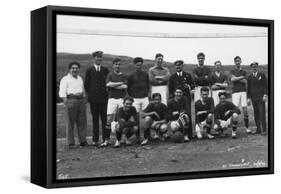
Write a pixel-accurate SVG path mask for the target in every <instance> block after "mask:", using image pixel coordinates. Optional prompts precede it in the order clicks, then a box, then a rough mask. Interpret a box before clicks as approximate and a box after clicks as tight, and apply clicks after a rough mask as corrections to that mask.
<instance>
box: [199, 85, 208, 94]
mask: <svg viewBox="0 0 281 194" xmlns="http://www.w3.org/2000/svg"><path fill="white" fill-rule="evenodd" d="M209 91H210V90H209V88H208V87H205V86H204V87H202V88H201V89H200V92H201V93H202V92H209Z"/></svg>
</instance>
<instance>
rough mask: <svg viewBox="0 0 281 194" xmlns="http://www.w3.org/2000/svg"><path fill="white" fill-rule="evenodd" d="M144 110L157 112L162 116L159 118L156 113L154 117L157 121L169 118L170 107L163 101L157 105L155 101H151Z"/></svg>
mask: <svg viewBox="0 0 281 194" xmlns="http://www.w3.org/2000/svg"><path fill="white" fill-rule="evenodd" d="M143 112H144V113H149V112H156V113H157V114H158V115H159V116H160V118H157V117H156V116H155V115H152V119H153V120H155V121H161V120H168V109H167V106H166V105H165V104H163V103H160V104H157V105H156V104H154V103H149V104H148V105H147V107H146V108H145V109H144V110H143Z"/></svg>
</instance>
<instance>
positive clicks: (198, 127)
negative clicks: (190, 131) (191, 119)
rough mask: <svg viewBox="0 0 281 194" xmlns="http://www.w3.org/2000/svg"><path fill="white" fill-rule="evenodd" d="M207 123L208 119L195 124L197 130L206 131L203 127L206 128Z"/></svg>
mask: <svg viewBox="0 0 281 194" xmlns="http://www.w3.org/2000/svg"><path fill="white" fill-rule="evenodd" d="M205 125H207V120H205V121H202V122H200V123H197V124H196V125H195V132H200V133H203V132H204V131H203V129H204V127H205Z"/></svg>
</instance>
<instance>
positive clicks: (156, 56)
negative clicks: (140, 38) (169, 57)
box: [155, 53, 164, 59]
mask: <svg viewBox="0 0 281 194" xmlns="http://www.w3.org/2000/svg"><path fill="white" fill-rule="evenodd" d="M158 57H164V55H162V54H161V53H157V54H156V55H155V59H156V58H158Z"/></svg>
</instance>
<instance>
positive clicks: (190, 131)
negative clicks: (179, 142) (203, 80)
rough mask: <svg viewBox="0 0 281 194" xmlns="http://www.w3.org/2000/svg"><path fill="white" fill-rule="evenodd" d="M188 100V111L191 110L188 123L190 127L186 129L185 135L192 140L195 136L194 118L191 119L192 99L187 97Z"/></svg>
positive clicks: (188, 112)
mask: <svg viewBox="0 0 281 194" xmlns="http://www.w3.org/2000/svg"><path fill="white" fill-rule="evenodd" d="M187 100H188V109H189V110H187V115H188V118H189V123H188V127H185V128H184V131H183V134H184V135H187V136H188V137H189V138H192V137H193V134H192V118H191V97H187Z"/></svg>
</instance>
